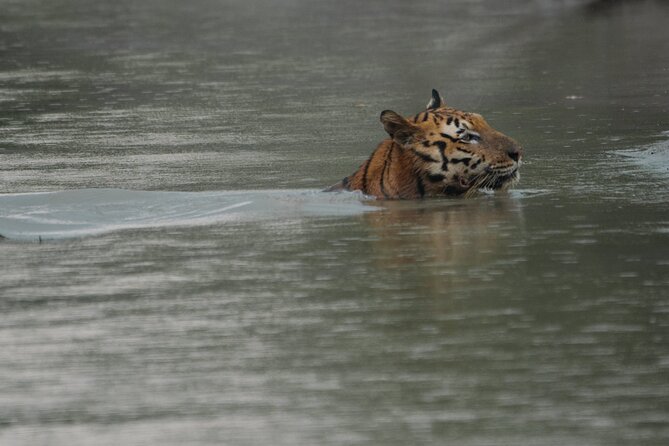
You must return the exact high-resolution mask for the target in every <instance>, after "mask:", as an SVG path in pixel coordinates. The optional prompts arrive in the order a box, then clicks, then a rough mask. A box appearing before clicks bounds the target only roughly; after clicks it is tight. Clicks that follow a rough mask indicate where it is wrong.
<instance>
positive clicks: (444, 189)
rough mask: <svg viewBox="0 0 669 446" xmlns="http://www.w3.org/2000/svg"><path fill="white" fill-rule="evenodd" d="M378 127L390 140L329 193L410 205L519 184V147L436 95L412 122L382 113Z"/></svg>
mask: <svg viewBox="0 0 669 446" xmlns="http://www.w3.org/2000/svg"><path fill="white" fill-rule="evenodd" d="M381 122H382V123H383V126H384V128H385V130H386V131H387V132H388V134H389V135H390V138H389V139H386V140H384V141H382V142H381V143H380V144H379V145H378V147H377V148H376V150H374V152H373V153H372V155H371V156H370V157H369V159H367V161H365V162H364V163H363V164H362V165H361V166H360V168H359V169H358V170H357V171H355V172H354V173H353V174H351V175H349V176H348V177H346V178H344V179H343V180H342V181H341V182H339V183H338V184H336V185H334V186H332V187H331V188H329V189H328V190H329V191H336V190H359V191H362V192H363V193H365V194H366V195H370V196H374V197H377V198H379V199H415V198H423V197H431V196H457V195H463V194H464V195H466V194H467V193H468V192H470V191H473V190H477V189H478V188H491V189H506V188H508V187H510V186H511V185H512V184H513V183H515V182H516V181H517V180H518V178H519V174H518V168H519V167H520V162H521V158H522V149H521V147H520V146H519V145H518V143H516V142H515V141H514V140H513V139H511V138H509V137H508V136H506V135H504V134H502V133H500V132H498V131H497V130H495V129H493V128H492V127H490V125H489V124H488V123H487V122H486V121H485V119H483V117H482V116H481V115H478V114H475V113H467V112H463V111H460V110H456V109H454V108H449V107H446V106H444V105H443V100H442V99H441V96H439V93H437V92H436V91H435V90H433V91H432V99H431V101H430V103H429V104H428V108H427V109H426V110H425V111H423V112H421V113H418V114H417V115H416V116H415V117H413V118H410V119H407V118H403V117H402V116H400V115H398V114H397V113H395V112H393V111H390V110H386V111H384V112H383V113H381Z"/></svg>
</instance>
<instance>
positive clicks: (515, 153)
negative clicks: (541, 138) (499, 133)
mask: <svg viewBox="0 0 669 446" xmlns="http://www.w3.org/2000/svg"><path fill="white" fill-rule="evenodd" d="M506 153H507V155H509V158H511V159H512V160H514V161H515V162H518V160H519V159H520V157H521V156H523V149H521V148H520V147H518V146H515V145H513V146H510V147H509V148H508V149H506Z"/></svg>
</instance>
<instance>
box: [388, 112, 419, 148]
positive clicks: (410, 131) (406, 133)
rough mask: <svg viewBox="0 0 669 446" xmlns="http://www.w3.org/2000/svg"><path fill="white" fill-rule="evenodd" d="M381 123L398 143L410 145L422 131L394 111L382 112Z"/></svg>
mask: <svg viewBox="0 0 669 446" xmlns="http://www.w3.org/2000/svg"><path fill="white" fill-rule="evenodd" d="M381 123H382V124H383V128H384V129H386V132H388V134H389V135H390V137H391V138H392V139H394V140H395V141H396V142H398V143H400V144H402V145H404V144H409V143H410V142H412V140H413V139H414V136H415V135H416V134H417V133H418V132H419V131H420V129H419V128H418V127H417V126H415V125H413V124H412V123H410V122H409V121H407V120H406V119H404V118H403V117H402V116H400V115H398V114H397V113H395V112H394V111H392V110H384V111H383V112H381Z"/></svg>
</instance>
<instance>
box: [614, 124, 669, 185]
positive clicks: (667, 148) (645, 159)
mask: <svg viewBox="0 0 669 446" xmlns="http://www.w3.org/2000/svg"><path fill="white" fill-rule="evenodd" d="M662 134H663V135H664V136H665V137H666V138H667V139H665V140H663V141H658V142H656V143H653V144H650V145H648V146H644V147H638V148H634V149H626V150H618V151H616V152H615V153H617V154H619V155H622V156H623V157H625V159H626V160H627V161H629V162H631V163H633V164H636V165H637V166H639V167H642V168H643V169H644V170H648V171H651V172H653V173H656V174H661V175H664V176H667V177H669V131H666V132H662Z"/></svg>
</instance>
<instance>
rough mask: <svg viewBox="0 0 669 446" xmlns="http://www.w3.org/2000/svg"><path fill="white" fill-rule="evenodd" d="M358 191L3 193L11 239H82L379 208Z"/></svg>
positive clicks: (3, 219) (2, 211) (1, 217)
mask: <svg viewBox="0 0 669 446" xmlns="http://www.w3.org/2000/svg"><path fill="white" fill-rule="evenodd" d="M362 198H363V197H362V195H360V194H358V193H338V194H329V193H323V192H320V191H317V190H281V191H277V190H273V191H235V192H229V191H214V192H150V191H131V190H123V189H78V190H67V191H59V192H39V193H21V194H4V195H0V234H1V235H2V236H3V237H5V238H8V239H16V240H46V239H60V238H70V237H83V236H90V235H96V234H102V233H106V232H111V231H118V230H122V229H137V228H150V227H166V226H195V225H210V224H218V223H224V222H230V221H259V220H267V219H285V218H304V217H331V216H346V215H358V214H362V213H363V212H366V211H371V210H374V209H377V208H375V207H373V206H368V205H366V204H365V203H364V202H363V201H362Z"/></svg>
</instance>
